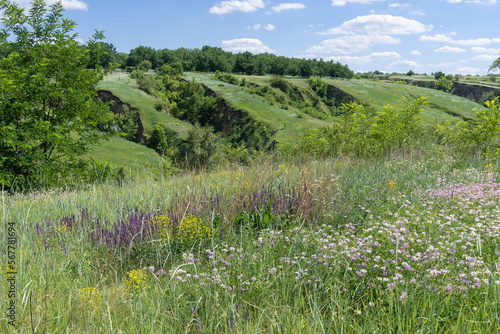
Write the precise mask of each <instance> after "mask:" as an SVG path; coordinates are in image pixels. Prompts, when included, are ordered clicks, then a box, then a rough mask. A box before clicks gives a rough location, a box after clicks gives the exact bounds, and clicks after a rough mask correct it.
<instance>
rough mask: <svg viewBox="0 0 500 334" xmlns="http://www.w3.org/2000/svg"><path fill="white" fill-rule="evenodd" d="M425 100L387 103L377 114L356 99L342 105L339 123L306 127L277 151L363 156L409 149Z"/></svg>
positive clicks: (417, 135)
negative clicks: (398, 105) (400, 105)
mask: <svg viewBox="0 0 500 334" xmlns="http://www.w3.org/2000/svg"><path fill="white" fill-rule="evenodd" d="M425 103H426V100H425V98H420V99H418V100H415V101H413V100H405V105H404V107H403V108H401V109H400V110H396V109H395V108H393V107H391V106H389V105H388V106H386V107H385V108H384V109H383V111H382V112H379V113H375V112H374V111H373V109H372V108H370V107H367V106H364V105H361V104H358V103H356V102H353V103H350V104H344V105H343V107H342V116H341V120H340V122H339V123H337V124H335V125H334V126H333V127H330V128H322V129H315V130H307V131H305V133H304V134H302V136H300V137H299V139H298V140H297V143H296V144H295V145H293V144H285V145H283V146H281V147H280V151H281V152H282V153H283V154H284V155H285V156H297V155H308V156H314V157H321V156H331V155H334V154H353V155H356V156H361V157H366V156H383V155H385V154H387V153H389V152H391V151H392V150H402V149H409V148H413V147H416V146H418V144H419V143H420V139H421V137H423V134H424V129H423V127H422V122H421V119H420V117H419V116H418V114H419V112H420V111H421V110H422V105H424V104H425Z"/></svg>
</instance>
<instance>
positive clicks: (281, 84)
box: [270, 77, 290, 94]
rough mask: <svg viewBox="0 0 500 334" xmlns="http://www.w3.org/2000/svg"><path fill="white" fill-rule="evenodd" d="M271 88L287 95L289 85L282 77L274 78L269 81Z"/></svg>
mask: <svg viewBox="0 0 500 334" xmlns="http://www.w3.org/2000/svg"><path fill="white" fill-rule="evenodd" d="M270 85H271V87H274V88H278V89H280V90H281V91H282V92H283V93H285V94H288V91H289V89H290V85H289V84H288V82H287V81H286V80H285V79H284V78H283V77H274V78H272V79H271V81H270Z"/></svg>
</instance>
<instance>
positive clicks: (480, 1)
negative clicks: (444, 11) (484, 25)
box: [446, 0, 497, 5]
mask: <svg viewBox="0 0 500 334" xmlns="http://www.w3.org/2000/svg"><path fill="white" fill-rule="evenodd" d="M446 2H448V3H461V2H463V3H472V4H477V5H493V4H496V3H497V0H446Z"/></svg>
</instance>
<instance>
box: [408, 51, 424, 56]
mask: <svg viewBox="0 0 500 334" xmlns="http://www.w3.org/2000/svg"><path fill="white" fill-rule="evenodd" d="M410 54H411V55H414V56H420V55H421V54H422V53H421V52H420V51H418V50H414V51H412V52H410Z"/></svg>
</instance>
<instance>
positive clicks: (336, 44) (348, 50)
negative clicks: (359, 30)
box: [306, 35, 400, 54]
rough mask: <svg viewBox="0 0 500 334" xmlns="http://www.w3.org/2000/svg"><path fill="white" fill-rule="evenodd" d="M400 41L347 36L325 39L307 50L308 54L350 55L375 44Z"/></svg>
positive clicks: (379, 36)
mask: <svg viewBox="0 0 500 334" xmlns="http://www.w3.org/2000/svg"><path fill="white" fill-rule="evenodd" d="M399 43H400V40H399V39H397V38H394V37H391V36H387V35H349V36H341V37H337V38H333V39H327V40H324V41H323V42H321V44H320V45H314V46H312V47H310V48H309V49H307V51H306V52H308V53H326V54H330V53H336V54H339V53H340V54H352V53H356V52H363V51H366V50H368V49H369V48H371V47H372V46H374V45H377V44H399Z"/></svg>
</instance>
